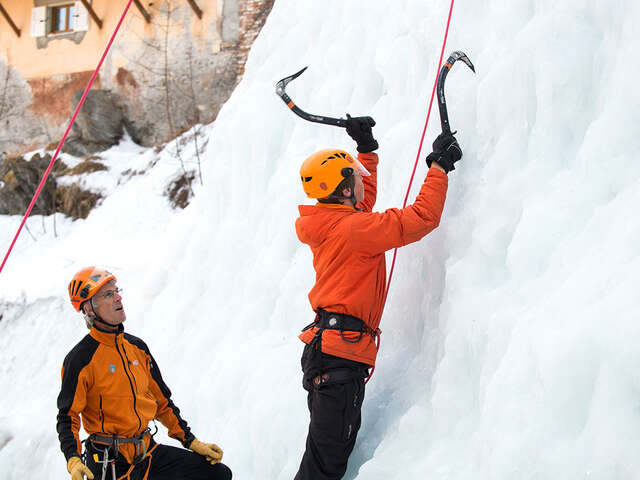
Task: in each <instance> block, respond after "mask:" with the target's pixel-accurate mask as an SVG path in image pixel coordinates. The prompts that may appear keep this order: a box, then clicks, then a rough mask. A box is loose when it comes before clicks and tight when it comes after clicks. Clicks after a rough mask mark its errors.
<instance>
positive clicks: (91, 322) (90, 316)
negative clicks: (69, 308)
mask: <svg viewBox="0 0 640 480" xmlns="http://www.w3.org/2000/svg"><path fill="white" fill-rule="evenodd" d="M89 305H90V306H91V312H92V313H86V312H84V321H85V322H86V324H87V328H89V329H91V327H93V326H98V327H100V326H102V327H103V329H104V328H105V327H106V329H107V330H112V329H114V330H113V331H115V330H117V328H118V327H116V326H114V325H110V324H108V323H107V322H105V321H104V320H103V319H102V317H100V315H98V314H97V313H96V308H95V305H94V304H93V297H91V298H90V299H89ZM96 322H98V323H100V324H101V325H95V323H96Z"/></svg>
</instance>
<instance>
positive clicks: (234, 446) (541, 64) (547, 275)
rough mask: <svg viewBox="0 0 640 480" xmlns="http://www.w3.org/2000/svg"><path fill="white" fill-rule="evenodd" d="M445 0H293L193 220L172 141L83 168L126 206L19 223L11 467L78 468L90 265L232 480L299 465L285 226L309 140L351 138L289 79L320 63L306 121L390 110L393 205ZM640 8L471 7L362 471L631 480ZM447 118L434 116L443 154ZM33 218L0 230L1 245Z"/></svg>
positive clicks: (218, 149) (380, 475) (3, 281)
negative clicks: (285, 98) (61, 402)
mask: <svg viewBox="0 0 640 480" xmlns="http://www.w3.org/2000/svg"><path fill="white" fill-rule="evenodd" d="M447 11H448V2H446V1H437V2H424V1H420V0H397V1H394V2H393V8H391V7H390V3H389V2H385V1H381V0H380V1H373V0H369V1H367V2H362V1H360V2H357V1H351V2H343V1H339V0H332V1H325V2H311V1H308V0H305V1H294V0H278V1H277V2H276V4H275V7H274V9H273V11H272V13H271V15H270V17H269V19H268V21H267V23H266V25H265V28H264V29H263V31H262V33H261V35H260V37H259V38H258V40H257V41H256V43H255V45H254V48H253V50H252V52H251V55H250V57H249V61H248V64H247V70H246V75H245V78H244V79H243V81H242V83H241V84H240V85H239V87H238V88H237V90H236V91H235V92H234V94H233V96H232V97H231V99H230V100H229V101H228V102H227V104H226V105H225V106H224V108H223V109H222V111H221V113H220V115H219V117H218V119H217V121H216V123H215V124H214V125H213V126H211V127H208V132H207V133H208V135H209V143H208V146H207V150H206V153H205V155H204V157H205V158H204V165H203V179H204V185H203V186H202V187H198V189H197V195H196V198H195V200H194V201H193V202H192V204H191V205H190V206H189V207H188V208H187V209H186V210H184V211H182V212H175V211H172V210H171V209H170V207H169V206H168V203H167V200H166V198H165V197H163V195H162V192H163V190H164V188H165V187H166V184H167V183H168V181H169V180H170V179H171V178H172V176H173V175H175V174H176V173H177V172H178V170H179V167H178V166H177V162H176V161H175V159H174V158H172V155H171V152H172V147H171V146H169V147H168V149H167V150H165V151H164V152H159V153H156V152H154V151H153V150H144V149H141V148H139V147H137V146H135V145H133V144H131V143H129V142H125V143H124V144H123V145H121V146H120V147H117V148H115V149H112V150H111V151H109V152H107V153H106V154H105V157H108V164H109V165H111V166H112V169H111V170H110V171H109V172H107V173H102V172H100V173H98V174H94V175H95V176H92V177H91V178H87V179H86V181H87V182H91V183H90V184H91V185H93V186H94V187H96V188H102V189H104V191H105V192H111V194H110V196H109V197H108V198H107V199H106V200H105V201H104V202H103V203H102V204H101V206H100V207H99V208H98V209H96V210H95V211H94V212H92V214H91V215H90V216H89V218H88V219H87V220H85V221H80V220H79V221H75V222H71V221H70V220H68V219H64V218H62V217H58V218H57V230H58V236H57V237H54V236H53V231H52V226H51V222H52V220H51V218H47V219H44V225H45V228H46V232H43V228H42V219H41V218H39V217H34V218H32V219H30V220H29V226H30V228H31V231H32V232H33V233H34V235H35V236H36V237H37V241H36V242H34V241H33V240H32V239H31V238H30V237H29V235H28V234H26V232H24V233H23V235H22V236H21V239H20V241H19V244H18V245H17V247H16V249H15V250H14V253H13V255H12V257H11V259H10V260H9V263H8V264H7V266H6V267H5V270H4V271H3V272H2V274H0V302H1V304H2V307H0V308H1V310H0V313H1V314H2V315H3V317H2V320H0V372H1V376H0V391H2V392H3V394H2V396H1V397H0V479H18V478H20V479H22V478H52V479H53V478H55V479H64V478H68V475H67V473H66V470H65V465H64V459H63V457H62V455H61V453H60V451H59V448H58V441H57V436H56V432H55V415H56V408H55V400H56V396H57V392H58V389H59V373H60V366H61V362H62V359H63V357H64V355H65V353H66V352H67V351H68V350H69V349H70V348H71V347H72V346H73V345H74V344H75V343H76V342H77V341H78V340H79V339H80V338H81V337H82V336H83V335H84V334H85V331H86V330H84V327H83V323H82V319H81V318H80V317H79V316H78V315H77V314H75V312H74V311H73V310H72V308H71V307H70V305H69V304H68V300H67V298H66V284H67V282H68V280H69V278H70V277H71V275H72V274H73V273H74V272H75V271H76V270H78V269H79V268H81V267H83V266H85V265H88V264H98V265H104V266H107V267H109V268H110V269H112V271H114V273H116V275H117V276H118V278H119V284H120V285H121V286H122V287H124V289H125V297H124V302H125V307H126V309H127V316H128V320H127V323H126V328H127V329H128V330H129V331H130V332H132V333H134V334H137V335H139V336H142V337H143V338H144V339H145V340H146V341H147V343H148V344H149V345H150V347H151V350H152V352H153V353H154V356H155V357H156V359H157V361H158V363H159V365H160V367H161V369H162V370H163V374H164V377H165V379H166V380H167V382H168V383H169V385H170V387H171V389H172V391H173V392H174V399H175V401H176V404H177V405H178V406H179V407H180V408H181V409H182V411H183V413H184V416H185V418H186V419H187V420H188V421H189V422H190V424H191V426H192V428H193V430H194V432H195V433H196V435H198V436H199V437H201V438H202V439H203V440H210V441H215V442H217V443H219V444H220V445H221V446H222V447H223V448H224V449H225V462H226V463H228V465H229V466H230V467H231V468H232V469H233V470H234V473H235V478H247V479H279V480H285V479H290V478H292V477H293V475H294V473H295V471H296V470H297V466H298V463H299V460H300V456H301V454H302V451H303V447H304V438H305V435H306V429H307V421H308V414H307V410H306V404H305V395H304V392H303V391H302V389H301V387H300V373H299V363H298V358H299V354H300V351H301V348H302V345H301V344H300V342H299V341H298V340H297V339H296V334H297V332H298V330H299V328H301V327H302V326H304V325H306V324H307V323H308V322H309V321H310V319H311V318H312V315H311V313H310V310H309V306H308V302H307V299H306V293H307V292H308V290H309V288H310V287H311V285H312V281H313V270H312V266H311V255H310V252H309V251H308V250H307V248H305V247H303V246H302V245H300V244H299V243H298V241H297V239H296V237H295V231H294V228H293V222H294V220H295V217H296V214H297V211H296V205H297V204H298V203H305V202H306V200H305V199H304V197H303V194H302V190H301V188H300V186H299V185H298V173H297V171H298V167H299V164H300V162H301V161H302V160H303V159H304V158H305V156H306V155H308V154H310V153H312V152H313V151H314V150H316V149H319V148H324V147H328V146H336V147H342V148H346V149H349V150H351V151H353V150H354V145H353V144H352V143H351V142H350V140H349V138H348V137H347V136H346V134H345V133H344V131H342V130H340V129H336V128H332V127H327V126H319V125H317V124H310V123H306V122H303V121H302V120H300V119H298V118H297V117H295V116H294V115H292V114H291V113H290V112H289V111H288V109H287V108H286V107H285V106H284V105H283V104H282V102H281V101H280V99H279V98H278V97H276V95H274V93H273V92H274V84H275V81H277V80H278V79H280V78H282V77H283V76H285V75H289V74H291V73H293V72H295V71H297V70H298V69H299V68H301V67H302V66H305V65H310V68H309V70H308V71H307V72H306V73H305V74H304V75H303V76H302V77H300V78H299V79H298V80H296V81H295V82H294V83H292V84H291V85H290V87H289V88H288V91H289V93H290V95H291V96H292V98H294V99H295V100H296V102H297V103H298V104H299V105H300V106H301V107H302V108H303V109H305V110H307V111H310V112H314V113H321V114H325V115H332V116H344V114H345V113H346V112H349V113H351V114H353V115H364V114H370V115H372V116H373V117H374V118H375V119H376V121H377V122H378V124H377V126H376V127H375V129H374V131H375V133H376V136H377V138H378V140H379V141H380V145H381V148H380V150H379V154H380V157H381V167H380V188H381V190H380V194H379V196H378V205H377V208H378V209H379V210H381V209H384V208H388V207H391V206H398V205H400V204H401V202H402V199H403V196H404V190H405V188H406V185H407V182H408V178H409V175H410V169H411V166H412V162H413V160H414V158H415V155H416V151H417V145H418V140H419V135H420V133H421V130H422V126H423V122H424V116H425V114H426V104H427V102H428V99H429V95H430V93H431V86H432V84H433V79H434V76H435V74H436V68H437V59H438V55H439V53H440V44H441V39H442V34H443V29H444V21H445V20H446V14H447ZM638 21H640V4H638V3H637V2H633V1H630V0H628V1H625V0H619V1H616V2H609V3H605V2H595V1H585V0H580V1H579V0H566V1H564V2H556V1H549V0H526V1H525V0H513V1H511V2H503V1H495V0H494V1H491V0H476V1H469V0H466V1H465V0H459V1H458V2H457V3H456V6H455V9H454V14H453V22H452V26H451V32H450V36H449V43H448V47H447V50H446V51H447V52H450V51H452V50H454V49H462V50H465V51H466V52H467V54H468V55H469V57H470V58H471V59H472V60H473V62H474V63H475V65H476V70H477V75H475V76H474V75H472V74H471V72H469V71H468V70H467V69H466V68H463V67H462V66H459V65H456V66H455V67H454V69H453V71H452V73H451V74H450V75H449V78H448V80H447V100H448V104H449V115H450V119H451V122H452V126H453V128H454V129H457V130H458V131H459V134H458V138H459V140H460V143H461V145H462V147H463V150H464V153H465V156H464V159H463V161H462V162H461V163H460V164H459V167H457V169H456V171H455V172H453V173H452V174H451V175H450V190H449V198H448V200H447V205H446V207H445V212H444V216H443V221H442V224H441V226H440V228H439V229H438V230H437V231H436V232H434V233H433V234H432V235H430V236H429V237H427V239H425V240H424V241H421V242H419V243H417V244H415V245H412V246H409V247H406V248H404V249H402V250H401V251H400V252H399V255H398V264H397V265H396V272H395V274H394V279H393V285H392V288H391V292H390V297H389V301H388V304H387V309H386V312H385V316H384V318H383V323H382V325H381V327H382V330H383V338H382V348H381V352H380V355H379V363H378V367H377V370H376V373H375V375H374V377H373V379H372V381H371V382H370V383H369V384H368V390H367V398H366V400H365V404H364V408H363V416H364V423H363V427H362V429H361V432H360V435H359V438H358V443H357V445H356V449H355V451H354V453H353V455H352V457H351V461H350V466H349V470H348V473H347V475H346V477H345V478H347V479H351V480H353V479H355V478H358V479H367V480H368V479H406V478H434V479H474V480H476V479H479V478H482V479H523V478H526V479H550V478H554V479H555V478H562V479H584V478H594V479H635V478H639V477H640V457H639V456H638V455H637V445H638V444H640V369H638V368H637V366H638V365H639V364H640V348H638V347H637V346H636V343H635V340H636V339H637V338H638V337H640V323H638V322H637V313H638V308H637V305H638V301H637V300H636V298H637V297H635V294H634V293H633V292H634V291H636V292H637V290H638V283H639V281H640V247H638V245H640V217H639V216H638V213H637V209H638V205H640V188H639V187H640V162H639V161H638V159H639V158H640V146H639V145H640V144H639V143H638V138H639V137H640V113H639V112H640V93H639V91H638V89H637V88H636V83H637V76H638V73H640V67H638V65H637V63H634V62H633V58H635V57H636V56H637V55H636V52H637V51H638V49H639V48H640V37H638V35H637V32H636V31H635V28H636V26H637V24H638ZM437 120H438V117H437V111H436V110H435V109H434V112H433V113H432V120H431V124H430V128H429V130H428V133H427V145H428V144H429V143H430V142H431V141H432V139H433V138H434V137H435V135H436V134H437V133H438V121H437ZM427 148H428V147H427ZM426 153H428V152H427V151H425V152H423V156H424V155H425V154H426ZM149 164H154V165H155V166H153V167H152V168H149V169H148V171H147V173H146V174H145V175H138V176H133V177H131V178H128V177H127V178H125V177H123V176H122V175H121V172H122V171H123V170H125V169H126V168H134V169H144V168H146V166H148V165H149ZM425 173H426V167H425V166H424V163H422V162H421V163H420V166H419V170H418V177H419V181H420V180H421V179H422V178H424V175H425ZM99 175H100V176H99ZM118 180H120V184H119V185H118ZM417 187H418V185H415V188H414V189H413V194H412V195H415V193H417ZM412 198H413V197H412ZM19 221H20V219H19V218H18V217H0V245H1V246H3V248H4V245H6V246H8V245H9V242H10V239H11V238H12V236H13V234H14V232H15V229H16V228H17V226H18V224H19ZM3 254H4V250H3ZM389 260H390V256H389ZM162 435H163V434H162ZM169 441H170V440H169Z"/></svg>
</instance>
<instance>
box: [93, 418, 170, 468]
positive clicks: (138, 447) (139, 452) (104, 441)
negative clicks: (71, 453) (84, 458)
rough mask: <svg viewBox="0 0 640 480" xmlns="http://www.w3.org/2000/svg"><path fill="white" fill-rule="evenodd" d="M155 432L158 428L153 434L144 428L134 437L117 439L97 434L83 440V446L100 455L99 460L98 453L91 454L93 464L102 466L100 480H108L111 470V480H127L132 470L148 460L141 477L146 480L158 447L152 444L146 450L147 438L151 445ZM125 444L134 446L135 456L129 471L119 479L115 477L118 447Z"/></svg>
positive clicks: (113, 436) (156, 428)
mask: <svg viewBox="0 0 640 480" xmlns="http://www.w3.org/2000/svg"><path fill="white" fill-rule="evenodd" d="M157 432H158V427H157V426H155V431H154V432H151V429H150V428H146V429H145V430H144V431H143V432H142V433H141V434H140V435H136V436H135V437H118V436H116V435H99V434H97V433H92V434H91V435H89V437H88V438H87V439H86V440H85V445H86V443H89V444H90V446H91V451H96V452H101V453H102V460H100V455H99V454H98V453H93V460H94V462H95V463H96V464H101V465H102V470H101V471H102V474H101V477H100V480H108V479H107V477H108V474H109V470H111V480H120V479H129V478H130V476H131V472H133V469H134V468H135V467H136V466H137V465H138V464H140V463H142V462H143V461H144V460H145V459H147V458H148V459H149V463H148V465H147V469H146V473H145V475H144V476H143V480H144V479H146V478H147V477H148V475H149V469H150V468H151V454H152V452H153V451H154V450H155V448H156V447H157V446H158V445H157V444H153V445H152V446H151V448H150V449H149V450H147V437H148V442H149V444H150V445H151V444H152V443H153V442H152V440H153V437H154V435H155V434H156V433H157ZM126 444H133V445H134V447H135V456H134V458H133V461H132V462H131V465H130V467H129V470H128V471H127V472H126V473H125V474H124V475H122V476H121V477H118V476H117V475H116V460H117V459H118V456H119V447H120V445H126ZM87 450H88V449H87Z"/></svg>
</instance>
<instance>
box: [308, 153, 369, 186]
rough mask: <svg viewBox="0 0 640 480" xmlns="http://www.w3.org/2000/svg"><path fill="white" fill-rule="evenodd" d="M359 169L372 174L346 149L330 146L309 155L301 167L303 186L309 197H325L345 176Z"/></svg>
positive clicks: (362, 173) (366, 173)
mask: <svg viewBox="0 0 640 480" xmlns="http://www.w3.org/2000/svg"><path fill="white" fill-rule="evenodd" d="M356 170H358V171H359V172H360V174H361V175H362V176H364V177H367V176H369V175H370V173H369V172H368V171H367V169H366V168H364V167H363V166H362V164H361V163H360V162H359V161H358V160H356V159H354V158H353V157H352V156H351V155H349V154H348V153H347V152H345V151H344V150H338V149H335V148H328V149H325V150H320V151H319V152H316V153H314V154H313V155H311V156H309V157H308V158H307V159H306V160H305V161H304V162H302V166H301V167H300V180H302V188H303V189H304V193H306V194H307V197H309V198H325V197H327V196H329V195H331V194H332V193H333V191H334V190H335V189H336V188H337V186H338V185H340V182H342V180H344V179H345V178H348V177H350V176H351V175H353V173H354V172H355V171H356Z"/></svg>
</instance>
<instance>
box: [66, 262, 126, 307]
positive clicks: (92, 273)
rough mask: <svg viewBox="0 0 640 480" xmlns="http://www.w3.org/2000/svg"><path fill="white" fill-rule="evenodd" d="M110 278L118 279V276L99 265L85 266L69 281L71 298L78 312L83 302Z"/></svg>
mask: <svg viewBox="0 0 640 480" xmlns="http://www.w3.org/2000/svg"><path fill="white" fill-rule="evenodd" d="M110 280H116V277H115V276H114V275H113V274H112V273H110V272H107V271H106V270H101V269H99V268H97V267H87V268H83V269H82V270H80V271H79V272H78V273H76V274H75V275H74V276H73V278H72V279H71V281H70V282H69V299H70V300H71V305H73V308H75V309H76V312H79V311H80V306H81V305H82V302H86V301H87V300H89V299H90V298H91V297H93V296H94V295H95V294H96V292H97V291H98V290H100V287H102V286H103V285H104V284H105V283H107V282H108V281H110Z"/></svg>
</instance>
